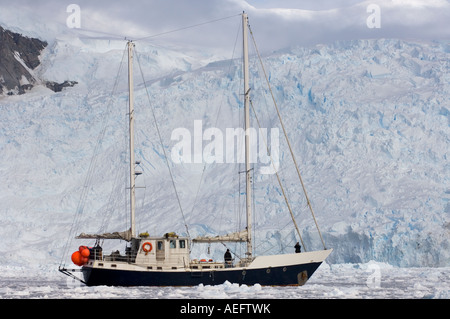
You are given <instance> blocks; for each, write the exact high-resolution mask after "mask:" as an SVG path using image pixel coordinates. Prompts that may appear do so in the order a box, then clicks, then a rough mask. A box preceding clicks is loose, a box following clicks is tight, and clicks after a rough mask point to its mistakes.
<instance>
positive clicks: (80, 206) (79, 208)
mask: <svg viewBox="0 0 450 319" xmlns="http://www.w3.org/2000/svg"><path fill="white" fill-rule="evenodd" d="M125 50H126V49H125ZM125 50H124V53H123V55H122V61H121V63H120V66H119V70H118V72H117V75H116V79H115V82H114V85H113V89H112V92H111V94H110V98H109V102H108V104H107V107H106V110H105V114H108V113H109V111H110V109H111V105H112V97H113V95H114V93H115V91H116V89H117V86H118V83H119V75H120V72H121V70H122V65H123V59H124V57H125V52H126V51H125ZM107 123H108V117H107V116H104V117H103V121H102V129H101V131H100V133H99V135H98V138H97V142H96V144H95V147H94V152H93V155H92V158H91V161H90V163H89V168H88V171H87V173H86V179H85V181H84V184H83V189H82V191H81V195H80V199H79V201H78V204H77V208H76V211H75V216H74V219H73V221H72V225H71V227H70V230H69V237H68V240H67V242H66V245H65V246H64V250H63V254H62V257H61V262H60V267H61V266H62V265H63V264H64V265H65V262H64V258H65V257H66V255H67V252H68V249H69V244H70V243H71V242H72V236H74V234H75V231H76V228H77V226H78V224H79V222H80V219H81V215H82V214H83V211H84V206H85V204H86V200H87V197H88V194H89V186H90V185H92V180H93V175H94V174H93V172H94V168H95V167H96V162H97V159H98V155H99V151H100V146H101V144H102V140H103V137H104V136H105V133H106V127H107Z"/></svg>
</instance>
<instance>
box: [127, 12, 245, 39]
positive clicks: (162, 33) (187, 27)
mask: <svg viewBox="0 0 450 319" xmlns="http://www.w3.org/2000/svg"><path fill="white" fill-rule="evenodd" d="M237 16H241V13H239V14H237V15H236V14H235V15H232V16H228V17H223V18H219V19H214V20H210V21H206V22H201V23H197V24H193V25H190V26H186V27H182V28H178V29H174V30H170V31H165V32H161V33H157V34H153V35H149V36H146V37H143V38H139V39H136V40H135V41H142V40H147V39H149V38H155V37H159V36H162V35H166V34H169V33H174V32H178V31H182V30H186V29H191V28H195V27H199V26H202V25H205V24H210V23H214V22H218V21H222V20H227V19H230V18H234V17H237Z"/></svg>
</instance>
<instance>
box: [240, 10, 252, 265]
mask: <svg viewBox="0 0 450 319" xmlns="http://www.w3.org/2000/svg"><path fill="white" fill-rule="evenodd" d="M242 32H243V34H242V38H243V56H244V65H243V68H244V113H245V116H244V117H245V128H244V129H245V182H246V192H245V193H246V198H245V200H246V212H247V258H251V257H252V186H251V174H250V173H251V172H250V170H251V168H250V152H249V149H250V135H249V134H250V94H249V93H250V86H249V71H248V16H247V14H246V13H245V12H244V13H242Z"/></svg>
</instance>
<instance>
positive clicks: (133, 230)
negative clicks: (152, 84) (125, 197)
mask: <svg viewBox="0 0 450 319" xmlns="http://www.w3.org/2000/svg"><path fill="white" fill-rule="evenodd" d="M133 48H134V43H133V42H132V41H128V92H129V106H130V109H129V113H128V117H129V120H130V123H129V124H130V125H129V127H130V222H131V238H135V237H136V222H135V211H136V184H135V176H136V173H135V167H134V165H135V160H134V95H133Z"/></svg>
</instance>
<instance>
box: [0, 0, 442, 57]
mask: <svg viewBox="0 0 450 319" xmlns="http://www.w3.org/2000/svg"><path fill="white" fill-rule="evenodd" d="M71 2H73V3H76V4H78V5H79V6H80V8H81V21H82V30H95V31H97V32H98V34H99V35H101V34H103V35H106V34H109V35H114V36H117V37H125V36H127V37H129V38H134V39H136V38H143V37H148V36H152V35H157V34H161V33H165V34H164V36H159V37H151V38H147V39H148V41H154V42H156V43H161V42H165V43H175V44H176V43H179V44H180V45H192V46H203V47H209V48H213V47H217V48H222V47H228V48H229V47H230V45H232V44H233V43H234V41H235V38H236V34H237V32H238V31H237V30H238V27H239V23H240V17H239V13H241V12H242V11H243V10H245V11H246V12H247V13H248V14H249V21H250V24H251V27H252V29H253V31H254V34H255V37H256V39H257V40H258V44H259V45H260V48H261V49H262V50H263V51H267V50H268V51H272V50H277V49H281V48H284V47H288V46H295V45H302V46H305V45H313V44H318V43H329V42H334V41H338V40H350V39H360V38H383V37H384V38H415V39H428V40H431V39H449V38H450V27H449V21H450V3H449V1H445V0H408V1H406V0H368V1H357V0H325V1H315V0H305V1H296V0H246V1H245V0H189V1H186V0H152V1H148V0H129V1H125V2H124V1H107V0H96V1H90V0H72V1H71ZM68 4H69V2H67V3H63V2H61V1H59V0H46V1H39V2H38V1H32V0H16V1H15V2H14V8H15V10H21V12H23V14H26V13H27V12H28V14H31V18H33V19H37V20H38V21H40V22H41V23H42V24H43V25H52V24H58V25H59V26H60V27H63V28H64V26H65V21H66V19H67V16H68V15H69V13H67V12H66V8H67V6H68ZM370 4H376V5H377V6H378V7H379V8H380V18H381V27H380V28H369V27H368V26H367V18H368V17H369V15H370V12H367V7H368V6H369V5H370ZM10 7H11V5H10V1H6V0H0V19H1V18H2V15H1V10H2V9H7V8H9V10H11V9H10ZM229 16H233V18H229V19H224V20H220V21H217V22H215V23H211V24H202V23H203V22H206V21H211V20H215V19H218V18H223V17H229ZM3 17H5V15H3ZM24 19H26V18H23V19H22V21H24ZM0 22H1V21H0ZM19 22H20V19H19ZM196 24H200V26H198V27H196V28H186V29H184V30H183V31H179V32H174V33H166V32H168V31H171V30H177V29H180V28H183V27H187V26H192V25H196ZM47 29H52V27H49V28H47ZM82 30H81V31H82Z"/></svg>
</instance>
